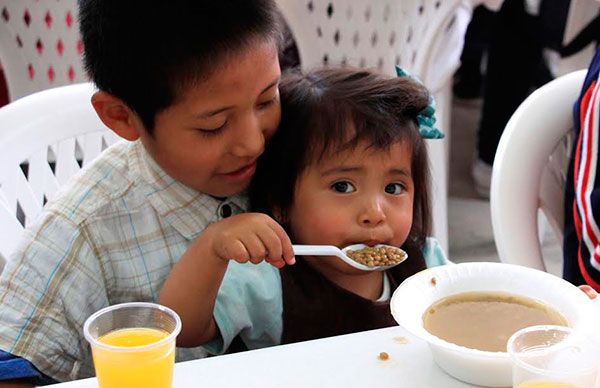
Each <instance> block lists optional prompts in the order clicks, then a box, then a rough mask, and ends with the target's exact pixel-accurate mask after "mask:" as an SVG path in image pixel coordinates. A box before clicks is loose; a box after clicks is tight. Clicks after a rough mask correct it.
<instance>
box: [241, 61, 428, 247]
mask: <svg viewBox="0 0 600 388" xmlns="http://www.w3.org/2000/svg"><path fill="white" fill-rule="evenodd" d="M279 90H280V95H281V116H282V120H281V124H280V126H279V129H278V131H277V132H276V133H275V135H274V136H273V138H272V139H271V140H269V142H268V143H267V147H266V149H265V152H264V153H263V155H262V156H261V157H260V158H259V160H258V167H257V171H256V174H255V175H254V179H253V181H252V183H251V185H250V188H249V195H250V206H251V209H252V210H253V211H257V212H262V213H266V214H270V215H273V212H274V210H275V209H276V210H277V211H278V212H281V215H282V218H283V219H286V218H287V215H286V211H288V210H289V208H290V207H291V205H292V202H293V199H294V192H295V187H296V181H297V179H298V177H299V176H300V175H301V174H302V173H303V171H304V169H305V168H306V167H307V166H308V165H309V164H311V163H314V162H318V161H319V159H320V158H322V157H323V156H325V155H327V154H332V153H335V152H339V151H340V150H345V149H348V148H353V147H356V146H357V145H358V143H359V142H362V141H366V142H368V143H369V144H370V145H371V147H372V148H373V149H375V150H380V149H381V150H385V149H388V148H389V147H390V146H391V145H392V144H395V143H397V142H398V141H405V142H407V143H408V144H409V145H410V147H411V150H412V163H411V170H412V178H413V182H414V190H415V196H414V206H413V224H412V228H411V231H410V234H409V236H408V239H407V241H406V243H405V245H404V246H405V247H407V246H410V247H412V248H414V249H410V251H409V250H408V249H407V251H409V255H410V254H411V253H413V254H414V252H419V251H420V248H421V247H422V246H423V244H424V243H425V238H426V237H427V236H429V235H430V228H431V210H430V203H429V201H430V194H429V164H428V157H427V149H426V146H425V142H424V141H423V139H422V138H421V135H420V134H419V130H418V126H417V124H416V116H417V114H418V113H419V112H420V111H421V110H423V109H424V108H425V107H427V105H428V103H429V92H428V91H427V89H426V88H425V87H424V86H422V85H421V84H419V83H417V82H415V81H412V80H410V79H408V78H406V77H402V78H390V77H386V76H384V75H381V74H377V73H375V72H372V71H369V70H361V69H351V68H328V69H320V70H315V71H312V72H309V73H308V74H306V75H302V74H299V73H286V74H284V76H283V79H282V82H281V84H280V87H279ZM350 128H352V132H350ZM284 226H285V225H284ZM288 232H289V231H288ZM292 237H293V236H292ZM419 256H421V255H420V254H419Z"/></svg>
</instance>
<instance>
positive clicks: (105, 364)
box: [84, 303, 181, 388]
mask: <svg viewBox="0 0 600 388" xmlns="http://www.w3.org/2000/svg"><path fill="white" fill-rule="evenodd" d="M180 330H181V321H180V320H179V317H178V316H177V314H176V313H175V312H174V311H172V310H171V309H168V308H166V307H164V306H160V305H157V304H154V303H123V304H120V305H115V306H110V307H107V308H105V309H102V310H100V311H98V312H97V313H95V314H93V315H92V316H91V317H90V318H88V320H87V321H86V323H85V325H84V334H85V337H86V338H87V340H88V341H89V342H90V344H91V346H92V354H93V358H94V368H95V369H96V377H97V378H98V385H99V387H100V388H117V387H118V388H121V387H128V388H138V387H139V388H142V387H143V388H169V387H171V386H172V381H173V364H174V362H175V337H176V336H177V334H179V331H180Z"/></svg>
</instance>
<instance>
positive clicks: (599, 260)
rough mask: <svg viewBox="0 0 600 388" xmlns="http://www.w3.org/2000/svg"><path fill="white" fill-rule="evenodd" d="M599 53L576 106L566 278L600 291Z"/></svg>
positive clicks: (568, 185) (567, 191) (567, 208)
mask: <svg viewBox="0 0 600 388" xmlns="http://www.w3.org/2000/svg"><path fill="white" fill-rule="evenodd" d="M599 76H600V50H598V51H596V54H595V56H594V59H593V61H592V63H591V65H590V67H589V69H588V73H587V76H586V79H585V82H584V85H583V89H582V92H581V95H580V97H579V100H578V101H577V103H576V104H575V106H574V109H573V115H574V121H575V135H576V139H575V144H574V150H573V153H572V156H571V161H570V165H569V171H568V174H567V182H566V188H565V234H564V242H563V252H564V271H563V272H564V275H563V276H564V278H565V279H567V280H568V281H570V282H572V283H574V284H576V285H580V284H589V285H590V286H592V287H593V288H595V289H596V291H600V227H599V224H600V168H598V167H599V166H598V157H599V149H598V145H599V143H600V127H599V123H600V109H599V108H600V105H599V104H600V94H599V91H600V82H599Z"/></svg>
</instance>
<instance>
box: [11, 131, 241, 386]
mask: <svg viewBox="0 0 600 388" xmlns="http://www.w3.org/2000/svg"><path fill="white" fill-rule="evenodd" d="M246 208H247V201H246V200H245V198H244V197H239V196H234V197H231V198H228V199H226V200H224V201H220V200H217V199H215V198H212V197H210V196H208V195H205V194H201V193H198V192H196V191H194V190H192V189H190V188H188V187H186V186H184V185H183V184H181V183H179V182H177V181H175V180H174V179H172V178H171V177H169V176H168V175H167V174H166V173H165V172H164V171H162V170H161V169H160V167H158V165H157V164H156V163H155V162H154V161H153V160H152V159H151V158H150V157H149V156H148V155H147V153H146V152H145V150H144V148H143V146H142V145H141V143H139V142H132V143H131V142H121V143H117V144H115V145H114V146H113V147H111V148H109V149H108V150H107V151H106V152H104V153H103V154H102V156H101V157H100V158H99V159H98V160H97V161H96V162H95V163H93V164H92V165H91V166H90V167H89V168H87V169H85V170H84V171H83V172H82V174H80V175H79V176H77V178H75V179H74V180H73V181H72V182H71V183H70V184H69V185H67V186H66V187H65V188H64V189H63V191H62V193H61V194H59V195H58V196H57V199H56V200H54V201H52V202H51V203H48V204H47V205H46V207H45V210H44V212H43V214H42V216H41V217H40V218H39V220H38V221H37V222H36V225H34V226H33V227H32V228H30V229H29V230H27V231H26V232H25V234H24V237H23V238H22V241H21V242H20V244H19V246H18V248H17V250H16V252H15V253H14V254H13V256H12V257H11V260H10V261H9V263H8V265H7V267H6V268H5V269H4V272H3V273H2V275H1V277H0V350H2V351H5V352H9V353H11V354H13V355H15V356H19V357H22V358H24V359H26V360H29V361H30V362H31V363H33V365H35V366H36V367H37V368H38V369H39V370H40V371H41V372H43V373H44V374H46V375H48V376H50V377H52V378H53V379H56V380H58V381H66V380H71V379H79V378H84V377H89V376H92V375H93V366H92V361H91V355H90V352H89V346H88V344H87V343H86V341H85V339H84V337H83V334H82V327H83V323H84V321H85V319H86V318H87V317H88V316H89V315H91V314H92V313H93V312H95V311H97V310H99V309H101V308H103V307H106V306H108V305H112V304H116V303H122V302H130V301H155V300H156V298H157V296H158V293H159V290H160V288H161V286H162V284H163V281H164V280H165V278H166V276H167V275H168V273H169V271H170V270H171V268H172V267H173V265H174V264H175V263H176V262H177V261H178V260H179V258H180V257H181V255H182V254H183V252H184V251H185V250H186V248H187V247H188V245H189V243H190V242H191V240H193V239H194V238H195V237H196V236H197V235H198V234H199V233H200V232H202V230H203V229H205V228H206V227H207V226H208V225H209V224H210V223H212V222H215V221H217V220H219V219H221V218H222V216H221V214H224V215H226V216H227V215H230V214H237V213H241V212H243V211H244V210H245V209H246ZM204 355H205V353H204V351H202V350H200V349H199V348H198V349H187V350H179V353H178V360H183V359H191V358H197V357H201V356H204ZM0 361H1V360H0ZM0 364H1V363H0ZM0 366H1V365H0Z"/></svg>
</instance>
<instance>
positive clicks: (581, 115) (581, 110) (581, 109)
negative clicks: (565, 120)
mask: <svg viewBox="0 0 600 388" xmlns="http://www.w3.org/2000/svg"><path fill="white" fill-rule="evenodd" d="M594 85H596V81H593V82H592V84H591V85H590V87H589V88H588V89H587V91H586V92H585V94H584V95H583V96H582V97H581V102H580V104H579V137H578V138H577V150H576V151H575V160H576V161H577V163H575V173H574V175H573V178H574V179H573V184H574V185H575V189H576V188H577V185H576V182H577V179H576V178H577V177H578V176H579V158H580V157H581V141H582V139H583V136H582V131H583V128H582V127H581V123H583V122H584V121H585V112H586V110H587V107H588V105H589V102H590V98H592V93H593V92H594Z"/></svg>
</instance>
